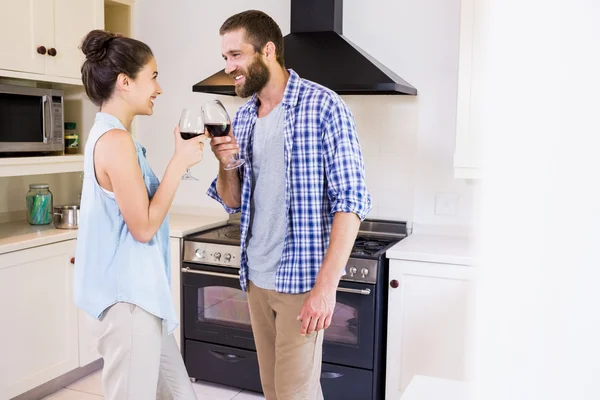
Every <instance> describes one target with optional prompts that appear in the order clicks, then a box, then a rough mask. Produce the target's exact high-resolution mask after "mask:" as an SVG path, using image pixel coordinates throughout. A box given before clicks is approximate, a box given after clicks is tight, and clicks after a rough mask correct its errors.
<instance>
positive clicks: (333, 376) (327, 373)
mask: <svg viewBox="0 0 600 400" xmlns="http://www.w3.org/2000/svg"><path fill="white" fill-rule="evenodd" d="M343 376H344V374H340V373H339V372H330V371H323V372H321V378H322V379H337V378H341V377H343Z"/></svg>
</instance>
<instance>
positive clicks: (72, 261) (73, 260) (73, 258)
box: [71, 257, 75, 265]
mask: <svg viewBox="0 0 600 400" xmlns="http://www.w3.org/2000/svg"><path fill="white" fill-rule="evenodd" d="M71 264H73V265H75V257H71Z"/></svg>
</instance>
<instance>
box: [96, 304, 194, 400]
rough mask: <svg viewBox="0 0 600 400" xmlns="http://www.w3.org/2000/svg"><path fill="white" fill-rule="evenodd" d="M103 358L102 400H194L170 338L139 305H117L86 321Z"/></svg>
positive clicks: (185, 371) (161, 325)
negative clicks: (98, 317)
mask: <svg viewBox="0 0 600 400" xmlns="http://www.w3.org/2000/svg"><path fill="white" fill-rule="evenodd" d="M89 319H90V325H91V329H92V332H93V334H94V336H95V337H96V338H97V339H98V351H99V352H100V355H101V356H102V357H103V358H104V369H103V370H102V389H103V391H104V398H105V399H106V400H154V399H160V400H197V397H196V393H195V392H194V389H193V387H192V383H191V382H190V379H189V376H188V374H187V370H186V369H185V365H184V364H183V359H182V358H181V354H180V353H179V348H178V347H177V343H176V342H175V338H174V337H173V335H167V334H166V332H163V324H162V320H161V319H160V318H158V317H156V316H154V315H152V314H150V313H148V312H146V311H145V310H143V309H142V308H140V307H137V306H135V305H133V304H129V303H116V304H114V305H113V306H111V307H109V308H108V309H107V310H106V311H105V312H104V313H103V315H102V318H101V319H100V320H97V319H93V318H91V317H90V318H89Z"/></svg>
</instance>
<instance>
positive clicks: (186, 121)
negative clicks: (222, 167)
mask: <svg viewBox="0 0 600 400" xmlns="http://www.w3.org/2000/svg"><path fill="white" fill-rule="evenodd" d="M179 134H180V135H181V138H182V139H185V140H190V139H193V138H195V137H198V136H200V135H202V134H204V114H203V112H202V109H188V108H184V109H183V112H182V113H181V118H179ZM181 179H182V180H184V181H197V180H198V178H196V177H194V176H192V174H191V173H190V169H189V168H188V169H187V170H186V171H185V174H184V175H183V176H182V177H181Z"/></svg>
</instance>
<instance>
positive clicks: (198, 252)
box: [196, 249, 206, 260]
mask: <svg viewBox="0 0 600 400" xmlns="http://www.w3.org/2000/svg"><path fill="white" fill-rule="evenodd" d="M196 257H198V258H199V259H201V260H202V259H204V257H206V252H205V251H204V250H200V249H198V250H196Z"/></svg>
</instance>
